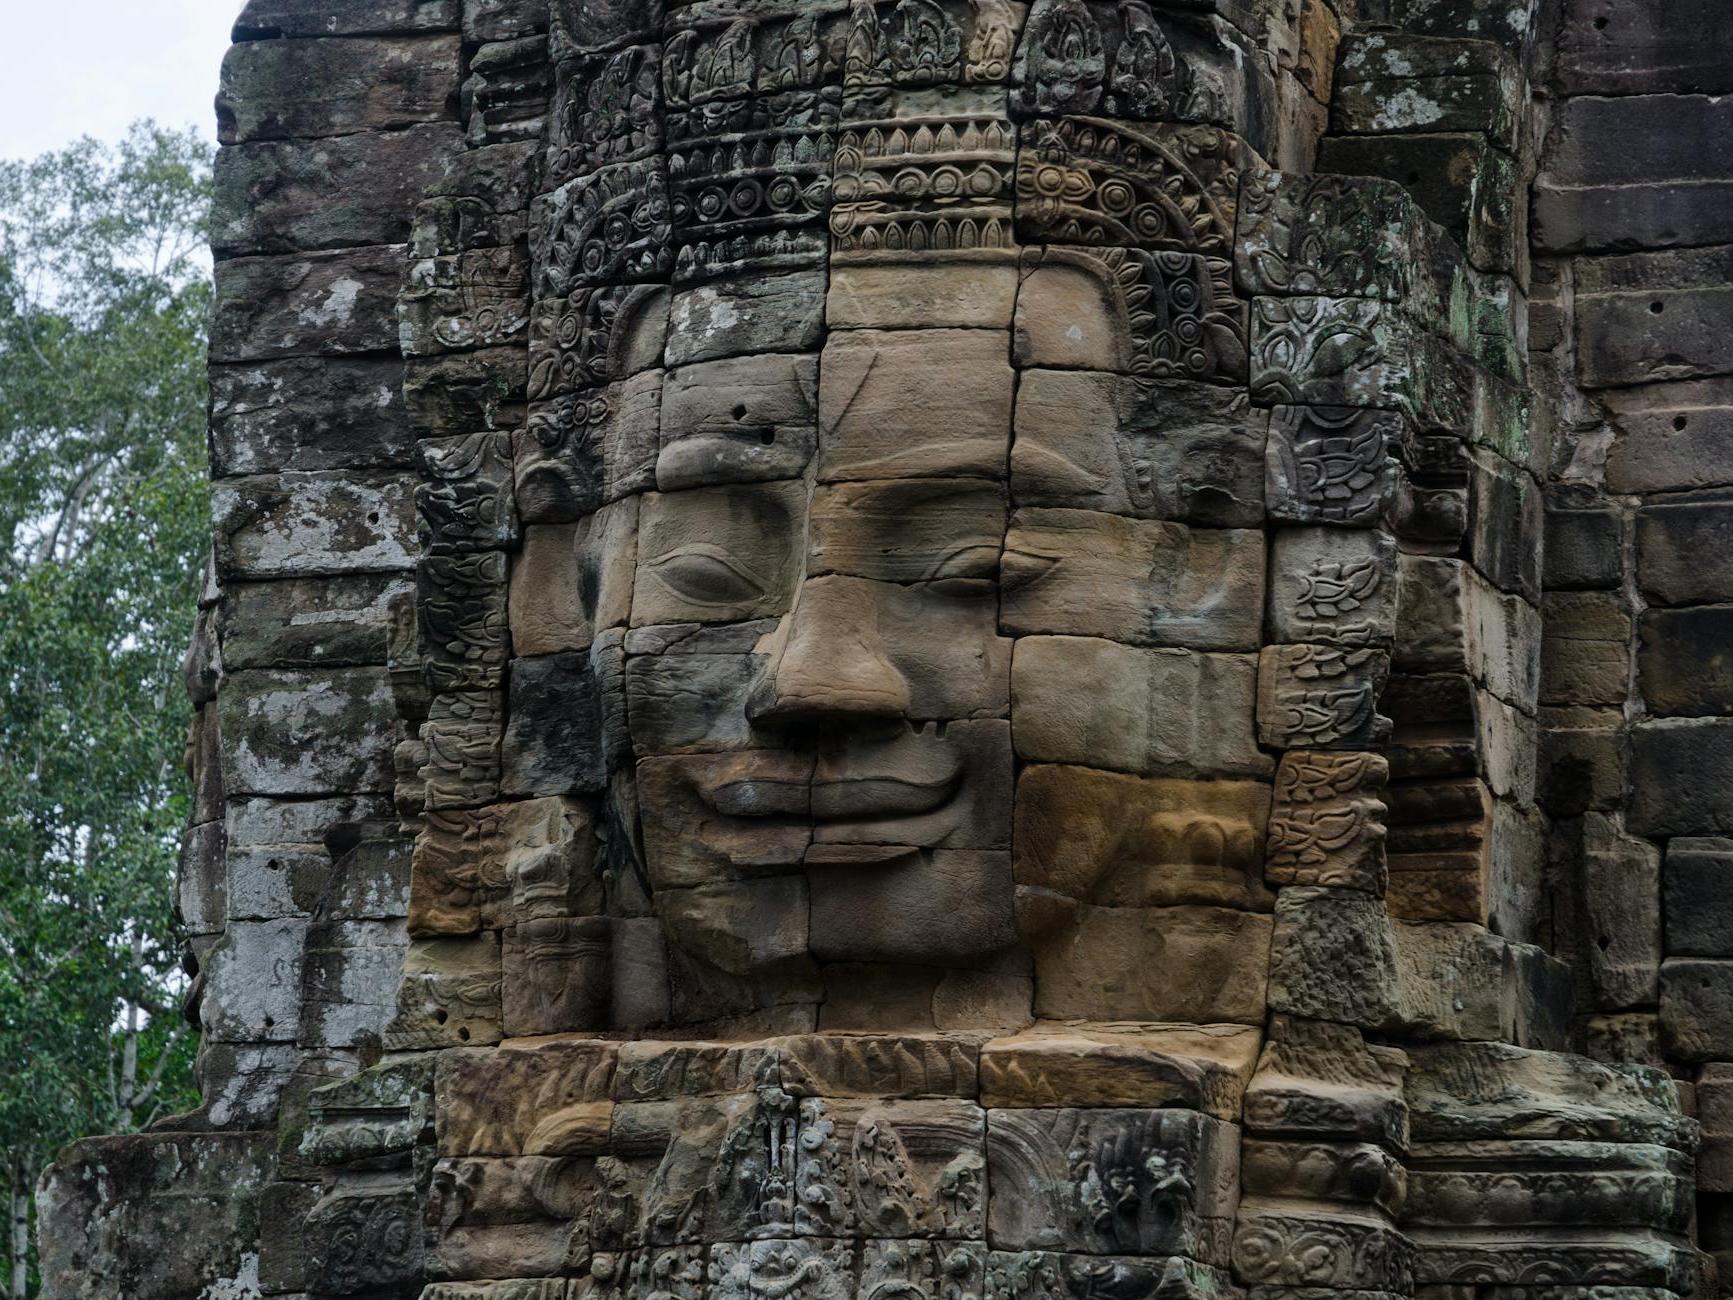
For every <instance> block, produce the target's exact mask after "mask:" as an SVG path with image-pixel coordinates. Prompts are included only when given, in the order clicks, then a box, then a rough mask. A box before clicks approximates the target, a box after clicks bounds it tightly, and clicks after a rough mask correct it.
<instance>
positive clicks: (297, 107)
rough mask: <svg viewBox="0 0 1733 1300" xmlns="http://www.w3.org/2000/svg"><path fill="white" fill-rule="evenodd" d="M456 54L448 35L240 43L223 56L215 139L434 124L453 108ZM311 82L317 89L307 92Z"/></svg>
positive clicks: (242, 140) (233, 140)
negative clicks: (312, 93) (312, 92)
mask: <svg viewBox="0 0 1733 1300" xmlns="http://www.w3.org/2000/svg"><path fill="white" fill-rule="evenodd" d="M245 21H246V20H245V18H243V22H245ZM320 34H321V35H324V34H325V33H323V32H322V33H320ZM459 58H460V50H459V47H458V41H457V37H456V35H455V34H452V35H439V36H398V37H389V38H388V37H377V38H372V39H365V40H349V39H343V40H272V41H245V42H242V43H241V44H239V45H234V46H231V47H230V48H229V52H228V54H227V56H226V57H225V58H224V59H223V75H222V84H221V86H220V88H219V89H218V91H217V138H218V139H219V140H221V141H222V142H223V143H224V144H241V143H245V142H246V141H250V140H281V139H284V138H286V137H298V136H331V135H347V134H350V133H351V132H356V131H386V130H390V129H392V128H395V127H406V126H414V125H415V124H417V123H420V122H436V121H439V120H441V119H443V118H447V117H449V116H450V115H451V111H452V108H453V107H454V106H455V103H456V99H457V78H458V67H459ZM313 85H316V86H318V87H319V93H318V94H317V95H309V94H308V93H307V88H308V87H309V86H313Z"/></svg>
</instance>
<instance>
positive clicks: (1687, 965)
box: [1661, 957, 1733, 1061]
mask: <svg viewBox="0 0 1733 1300" xmlns="http://www.w3.org/2000/svg"><path fill="white" fill-rule="evenodd" d="M1661 1041H1662V1043H1663V1044H1664V1045H1665V1046H1666V1048H1667V1051H1668V1054H1669V1055H1671V1056H1673V1057H1676V1058H1678V1059H1681V1060H1686V1061H1712V1060H1715V1059H1717V1058H1721V1057H1725V1056H1726V1055H1727V1052H1728V1045H1729V1043H1733V961H1721V960H1715V959H1711V958H1705V957H1670V958H1668V959H1667V960H1666V961H1664V962H1662V963H1661Z"/></svg>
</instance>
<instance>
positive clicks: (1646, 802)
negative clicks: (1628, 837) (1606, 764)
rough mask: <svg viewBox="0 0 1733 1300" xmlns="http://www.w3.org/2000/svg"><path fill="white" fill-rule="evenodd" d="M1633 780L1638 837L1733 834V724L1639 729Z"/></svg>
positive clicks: (1632, 817) (1689, 721)
mask: <svg viewBox="0 0 1733 1300" xmlns="http://www.w3.org/2000/svg"><path fill="white" fill-rule="evenodd" d="M1630 780H1631V790H1632V797H1631V803H1630V811H1629V814H1628V821H1629V825H1630V829H1631V830H1632V832H1634V833H1635V834H1638V835H1646V836H1650V837H1652V838H1663V837H1666V836H1669V835H1723V834H1730V833H1733V721H1727V720H1723V719H1719V718H1666V719H1661V720H1658V721H1654V722H1642V723H1638V724H1637V725H1636V726H1635V727H1633V728H1632V730H1631V764H1630Z"/></svg>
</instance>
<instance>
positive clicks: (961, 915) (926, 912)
mask: <svg viewBox="0 0 1733 1300" xmlns="http://www.w3.org/2000/svg"><path fill="white" fill-rule="evenodd" d="M807 888H808V890H809V892H810V896H811V900H812V902H811V906H812V932H811V939H810V948H811V951H812V954H813V956H815V957H817V958H818V959H819V960H821V961H852V960H873V961H885V960H889V961H897V962H904V963H918V964H923V965H936V966H953V965H973V964H978V963H980V962H982V961H984V960H986V959H987V958H989V957H991V956H992V955H993V954H995V953H998V952H1002V951H1004V950H1005V949H1008V948H1010V947H1011V946H1012V945H1014V944H1015V943H1016V942H1017V931H1016V927H1015V924H1014V922H1013V919H1012V897H1011V895H1012V879H1011V862H1010V857H1009V855H1008V854H1006V853H983V852H971V851H959V850H937V851H935V852H932V853H930V854H929V853H916V852H912V851H905V852H904V853H903V854H901V855H899V856H898V857H895V858H891V859H889V860H886V861H873V862H864V863H862V864H860V865H859V866H855V865H851V864H849V863H848V862H846V861H839V862H834V863H820V864H816V865H814V866H811V867H809V869H808V873H807Z"/></svg>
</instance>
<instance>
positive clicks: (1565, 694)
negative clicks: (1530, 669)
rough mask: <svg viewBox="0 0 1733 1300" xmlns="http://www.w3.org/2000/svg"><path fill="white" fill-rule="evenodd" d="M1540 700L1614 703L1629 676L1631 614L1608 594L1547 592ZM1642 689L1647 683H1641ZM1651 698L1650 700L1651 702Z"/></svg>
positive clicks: (1627, 687)
mask: <svg viewBox="0 0 1733 1300" xmlns="http://www.w3.org/2000/svg"><path fill="white" fill-rule="evenodd" d="M1541 621H1542V625H1543V626H1544V627H1545V629H1546V637H1545V641H1544V642H1543V645H1542V649H1541V667H1540V673H1541V678H1540V698H1541V699H1542V700H1544V701H1545V702H1546V703H1548V704H1577V705H1596V704H1598V705H1618V704H1623V703H1624V702H1625V696H1626V695H1627V694H1628V693H1629V691H1630V680H1631V646H1630V642H1631V616H1630V614H1629V613H1628V612H1627V611H1626V609H1625V607H1624V602H1623V600H1622V599H1621V598H1620V597H1619V596H1617V595H1615V594H1614V593H1612V592H1607V593H1604V594H1603V593H1600V592H1569V593H1565V592H1558V593H1550V592H1549V593H1548V594H1547V596H1546V599H1545V603H1544V604H1543V606H1542V619H1541ZM1644 689H1645V691H1647V690H1648V684H1647V683H1646V682H1645V683H1644ZM1653 698H1654V697H1653V696H1651V700H1653Z"/></svg>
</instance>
